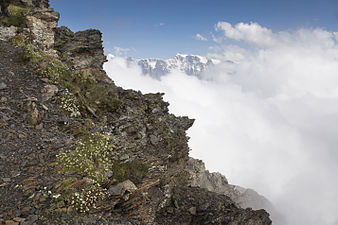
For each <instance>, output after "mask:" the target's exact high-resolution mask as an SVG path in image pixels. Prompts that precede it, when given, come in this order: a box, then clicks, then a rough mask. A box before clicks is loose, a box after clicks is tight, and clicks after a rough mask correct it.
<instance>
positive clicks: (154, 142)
mask: <svg viewBox="0 0 338 225" xmlns="http://www.w3.org/2000/svg"><path fill="white" fill-rule="evenodd" d="M149 137H150V143H151V144H153V145H157V143H158V137H156V136H155V135H153V134H152V135H150V136H149Z"/></svg>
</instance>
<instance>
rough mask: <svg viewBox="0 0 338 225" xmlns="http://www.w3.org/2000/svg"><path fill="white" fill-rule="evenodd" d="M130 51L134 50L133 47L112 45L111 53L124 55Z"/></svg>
mask: <svg viewBox="0 0 338 225" xmlns="http://www.w3.org/2000/svg"><path fill="white" fill-rule="evenodd" d="M130 51H135V49H131V48H121V47H118V46H114V47H113V54H114V55H116V56H126V55H127V54H128V53H129V52H130Z"/></svg>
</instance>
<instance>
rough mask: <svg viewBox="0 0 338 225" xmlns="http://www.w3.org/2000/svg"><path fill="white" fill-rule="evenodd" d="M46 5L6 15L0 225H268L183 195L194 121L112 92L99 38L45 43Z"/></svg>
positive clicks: (262, 218) (61, 34) (226, 203)
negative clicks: (10, 26)
mask: <svg viewBox="0 0 338 225" xmlns="http://www.w3.org/2000/svg"><path fill="white" fill-rule="evenodd" d="M6 2H7V3H6V4H2V5H1V6H2V7H5V9H7V8H8V7H9V6H10V5H12V6H11V7H14V8H15V4H18V1H15V0H13V1H6ZM47 3H48V2H47ZM47 3H46V1H44V0H41V1H38V0H35V1H25V4H26V5H25V6H26V7H27V9H25V12H24V13H23V14H16V15H19V16H21V15H22V16H27V17H28V19H27V18H26V19H27V21H28V22H27V21H26V22H25V23H24V24H17V27H19V28H18V29H17V35H16V36H15V39H14V40H13V39H12V40H10V39H8V40H5V41H0V49H1V51H0V109H1V112H0V127H1V129H0V149H1V152H0V191H1V195H0V224H19V223H20V224H33V223H37V224H79V223H85V224H112V223H114V224H169V223H171V224H196V223H199V224H233V225H234V224H238V225H239V224H241V225H247V224H252V225H268V224H271V221H270V219H269V215H268V214H267V213H266V212H265V211H264V210H259V211H254V210H251V209H242V208H240V207H238V206H236V205H235V203H234V202H233V201H232V200H231V199H230V198H229V197H226V196H224V195H222V194H218V193H214V192H209V191H206V190H205V189H202V188H198V187H195V188H194V187H189V185H188V182H187V181H188V178H189V173H188V172H187V171H186V170H185V168H186V165H187V161H188V159H189V156H188V154H189V147H188V144H187V142H188V137H187V136H186V130H187V129H189V127H191V126H192V124H193V122H194V120H192V119H189V118H187V117H177V116H175V115H173V114H170V113H169V110H168V105H169V104H168V103H166V102H164V101H163V94H161V93H156V94H146V95H143V94H142V93H141V92H136V91H133V90H124V89H123V88H120V87H117V86H115V84H114V83H113V82H112V81H109V80H108V77H107V76H106V74H105V73H104V71H103V70H102V64H103V62H104V61H105V56H104V55H103V47H102V40H101V33H100V32H99V31H97V30H88V31H83V32H77V33H75V34H74V33H73V32H71V31H70V30H68V29H66V28H60V29H57V31H56V34H55V36H54V33H51V32H53V29H52V27H53V26H54V25H55V20H57V16H56V14H54V13H53V12H52V11H51V10H49V9H46V8H45V7H46V6H47ZM20 4H22V2H21V3H20ZM41 6H42V8H41ZM6 7H7V8H6ZM39 7H40V8H39ZM44 13H46V14H44ZM44 15H46V17H45V16H44ZM29 16H32V17H34V19H32V18H29ZM14 17H15V16H14ZM12 19H15V18H12ZM16 19H17V18H16ZM8 21H10V20H8ZM8 21H7V22H8ZM13 21H14V20H13ZM14 22H15V21H14ZM30 23H31V24H30ZM46 23H47V24H46ZM48 24H49V25H48ZM44 32H46V37H47V38H46V39H43V38H42V36H43V34H44ZM21 36H22V37H25V38H26V41H22V40H21V39H20V38H19V37H21ZM52 37H55V46H56V47H55V49H53V48H52V47H53V46H54V44H52V42H54V40H51V39H52ZM20 40H21V41H20ZM13 45H14V46H13ZM54 50H56V51H57V53H58V55H56V54H53V51H54Z"/></svg>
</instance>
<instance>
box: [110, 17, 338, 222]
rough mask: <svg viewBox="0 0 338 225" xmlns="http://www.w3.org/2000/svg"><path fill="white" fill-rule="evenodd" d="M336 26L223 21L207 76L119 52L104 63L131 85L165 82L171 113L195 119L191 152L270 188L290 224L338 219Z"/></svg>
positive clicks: (160, 88)
mask: <svg viewBox="0 0 338 225" xmlns="http://www.w3.org/2000/svg"><path fill="white" fill-rule="evenodd" d="M337 36H338V35H337V34H336V33H334V32H328V31H325V30H323V29H299V30H296V31H284V32H273V31H271V30H270V29H268V28H265V27H262V26H260V25H259V24H257V23H250V24H245V23H239V24H237V25H231V24H229V23H226V22H219V23H218V24H216V25H215V32H214V34H213V38H214V40H215V45H214V46H212V47H210V53H209V57H211V58H214V59H218V60H219V61H220V62H221V63H219V64H217V65H215V66H214V67H212V68H209V70H208V71H206V72H205V73H204V74H203V75H202V76H201V77H200V78H197V77H193V76H187V75H185V74H182V73H180V72H173V73H171V74H168V75H166V76H163V77H161V78H160V79H159V80H157V79H153V78H151V77H149V76H144V75H142V73H141V68H139V67H138V66H137V65H128V64H127V61H126V60H125V59H124V58H120V57H111V58H110V59H109V61H108V62H107V63H106V64H105V70H106V71H107V73H108V74H109V76H110V77H111V78H112V79H113V80H114V81H115V82H116V84H117V85H119V86H122V87H124V88H132V89H136V90H141V91H142V92H143V93H148V92H165V93H166V95H165V100H167V101H169V103H170V110H171V112H172V113H175V114H177V115H188V116H189V117H191V118H195V119H196V122H195V124H194V126H193V127H192V128H191V129H190V130H189V136H190V137H191V140H190V143H189V145H190V147H191V149H192V152H191V155H192V156H194V157H197V158H200V159H202V160H204V161H205V163H206V166H207V167H208V168H209V169H210V170H212V171H219V172H221V173H223V174H224V175H226V176H227V178H228V179H229V181H230V182H231V183H234V184H240V185H242V186H244V187H251V188H253V189H255V190H256V191H258V192H259V193H261V194H263V195H265V196H266V197H268V198H269V199H270V200H271V201H272V202H273V203H274V204H275V205H276V207H277V209H278V210H280V211H281V212H282V213H283V214H285V215H286V217H287V219H288V222H289V223H288V224H289V225H294V224H307V225H317V224H323V225H336V224H338V215H337V214H336V210H337V208H338V191H337V190H338V179H337V178H338V163H337V162H338V150H337V146H338V138H337V134H338V126H337V124H338V104H337V103H338V43H337V39H336V37H337ZM229 40H231V41H232V42H234V43H235V44H233V45H225V44H224V43H229Z"/></svg>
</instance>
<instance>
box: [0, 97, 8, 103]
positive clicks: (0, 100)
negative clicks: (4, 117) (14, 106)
mask: <svg viewBox="0 0 338 225" xmlns="http://www.w3.org/2000/svg"><path fill="white" fill-rule="evenodd" d="M7 100H8V99H7V98H6V97H1V98H0V102H3V103H5V102H7Z"/></svg>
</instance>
